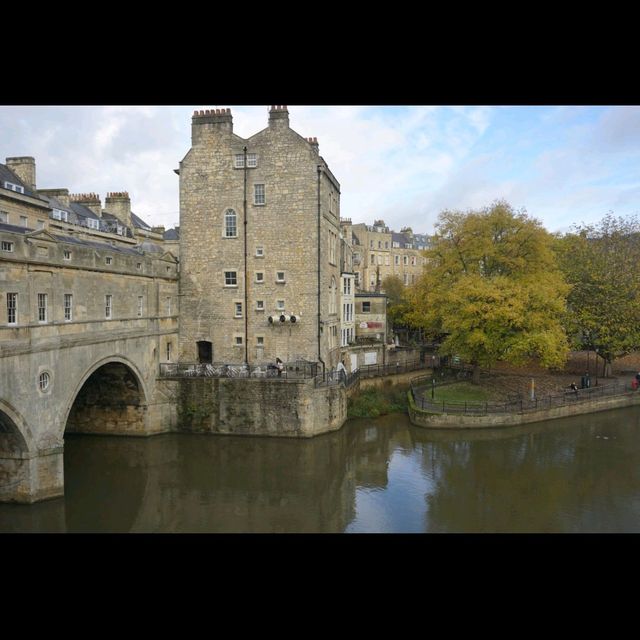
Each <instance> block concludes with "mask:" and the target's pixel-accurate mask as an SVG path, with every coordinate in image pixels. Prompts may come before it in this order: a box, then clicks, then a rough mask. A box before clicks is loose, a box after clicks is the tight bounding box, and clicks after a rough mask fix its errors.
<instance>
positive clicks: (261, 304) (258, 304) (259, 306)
mask: <svg viewBox="0 0 640 640" xmlns="http://www.w3.org/2000/svg"><path fill="white" fill-rule="evenodd" d="M256 311H264V300H256Z"/></svg>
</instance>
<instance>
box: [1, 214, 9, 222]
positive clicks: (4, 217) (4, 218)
mask: <svg viewBox="0 0 640 640" xmlns="http://www.w3.org/2000/svg"><path fill="white" fill-rule="evenodd" d="M0 222H2V223H4V224H9V214H8V213H7V212H6V211H0Z"/></svg>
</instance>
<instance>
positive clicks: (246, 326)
mask: <svg viewBox="0 0 640 640" xmlns="http://www.w3.org/2000/svg"><path fill="white" fill-rule="evenodd" d="M243 151H244V170H243V173H244V200H243V202H242V207H243V222H244V225H243V226H244V363H245V365H246V366H247V368H249V290H248V288H247V287H248V284H249V278H248V276H247V147H244V148H243Z"/></svg>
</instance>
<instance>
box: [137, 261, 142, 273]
mask: <svg viewBox="0 0 640 640" xmlns="http://www.w3.org/2000/svg"><path fill="white" fill-rule="evenodd" d="M136 269H137V270H138V271H142V262H136Z"/></svg>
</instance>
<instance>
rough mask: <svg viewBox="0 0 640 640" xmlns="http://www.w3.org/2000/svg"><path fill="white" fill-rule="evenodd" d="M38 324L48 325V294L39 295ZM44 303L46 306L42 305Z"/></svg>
mask: <svg viewBox="0 0 640 640" xmlns="http://www.w3.org/2000/svg"><path fill="white" fill-rule="evenodd" d="M37 296H38V298H37V299H38V323H39V324H46V323H47V322H48V318H49V312H48V309H49V305H48V295H47V294H46V293H38V294H37ZM41 303H44V304H41Z"/></svg>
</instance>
